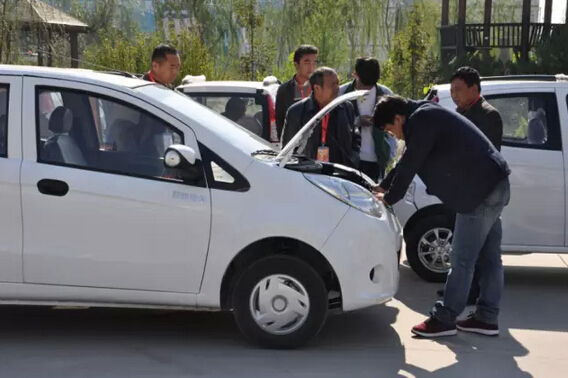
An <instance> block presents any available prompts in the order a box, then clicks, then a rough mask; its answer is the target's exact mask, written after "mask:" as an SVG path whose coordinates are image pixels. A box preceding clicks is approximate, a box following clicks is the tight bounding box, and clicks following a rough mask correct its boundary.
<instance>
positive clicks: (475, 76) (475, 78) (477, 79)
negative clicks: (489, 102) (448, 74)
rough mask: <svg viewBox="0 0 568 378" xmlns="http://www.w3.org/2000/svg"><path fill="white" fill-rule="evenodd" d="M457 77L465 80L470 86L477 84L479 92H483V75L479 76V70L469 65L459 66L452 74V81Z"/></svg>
mask: <svg viewBox="0 0 568 378" xmlns="http://www.w3.org/2000/svg"><path fill="white" fill-rule="evenodd" d="M455 79H460V80H463V81H464V82H465V83H466V84H467V86H468V87H470V88H471V87H472V86H473V85H474V84H475V85H477V89H478V90H479V92H481V76H479V72H477V70H476V69H475V68H472V67H467V66H466V67H461V68H458V69H457V71H456V72H454V74H453V75H452V79H451V80H450V83H451V82H452V81H454V80H455Z"/></svg>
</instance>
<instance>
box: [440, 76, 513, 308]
mask: <svg viewBox="0 0 568 378" xmlns="http://www.w3.org/2000/svg"><path fill="white" fill-rule="evenodd" d="M450 82H451V87H450V93H451V95H452V100H453V101H454V103H455V104H456V106H457V109H456V110H457V112H458V113H460V114H461V115H463V116H464V117H465V118H467V119H468V120H470V121H471V122H472V123H473V124H474V125H475V126H477V128H478V129H479V130H480V131H481V132H482V133H483V134H484V135H485V136H486V137H487V139H489V141H490V142H491V143H492V144H493V146H495V148H496V149H497V151H501V141H502V139H503V120H502V119H501V115H500V114H499V112H498V111H497V109H495V108H494V107H493V106H491V105H490V104H489V103H488V102H487V101H486V100H485V99H484V98H483V96H481V77H480V75H479V72H477V71H476V70H475V69H473V68H471V67H462V68H459V69H458V70H457V71H456V72H455V73H454V75H453V76H452V79H451V81H450ZM479 291H480V288H479V268H478V266H477V265H476V268H475V271H474V275H473V281H472V283H471V289H470V291H469V297H468V300H467V305H468V307H470V306H471V307H473V306H475V304H476V302H477V298H478V297H479ZM438 295H439V296H440V297H443V296H444V290H438ZM467 312H473V309H470V310H469V311H467Z"/></svg>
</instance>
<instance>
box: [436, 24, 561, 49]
mask: <svg viewBox="0 0 568 378" xmlns="http://www.w3.org/2000/svg"><path fill="white" fill-rule="evenodd" d="M564 26H565V25H564V24H551V25H549V27H550V29H549V30H548V31H546V24H544V23H531V24H530V25H529V47H533V46H535V45H536V44H538V43H539V42H540V41H542V39H543V38H546V37H547V36H550V35H552V33H554V32H555V31H556V30H559V28H560V27H564ZM484 28H485V26H484V25H483V24H467V25H466V26H465V48H466V49H467V50H471V49H483V48H486V47H490V48H519V47H521V44H522V38H521V35H522V24H521V23H514V24H491V25H490V26H489V43H488V45H487V46H486V44H485V43H484V33H483V30H484ZM440 37H441V44H442V48H446V49H447V48H456V47H457V45H458V25H448V26H443V27H441V28H440Z"/></svg>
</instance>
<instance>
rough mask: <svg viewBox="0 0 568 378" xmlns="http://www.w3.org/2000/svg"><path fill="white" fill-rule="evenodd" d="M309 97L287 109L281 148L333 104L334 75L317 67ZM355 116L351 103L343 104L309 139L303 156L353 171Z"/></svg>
mask: <svg viewBox="0 0 568 378" xmlns="http://www.w3.org/2000/svg"><path fill="white" fill-rule="evenodd" d="M310 85H311V90H312V91H311V95H310V96H309V97H307V98H305V99H303V100H302V101H300V102H297V103H295V104H294V105H292V106H291V107H290V109H289V110H288V112H287V114H286V120H285V123H284V129H283V131H282V145H286V143H288V142H289V141H290V140H291V139H292V138H293V137H294V135H296V133H298V131H300V129H301V128H302V127H303V126H304V125H305V124H306V123H307V122H308V121H309V120H310V119H311V118H313V117H314V116H315V115H316V114H317V113H318V111H320V110H321V109H322V108H323V107H325V106H326V105H327V104H329V103H330V102H331V101H333V100H334V99H335V98H336V97H337V94H338V92H339V79H338V77H337V73H336V72H335V71H334V70H333V69H331V68H328V67H321V68H318V69H317V70H316V71H315V72H314V73H313V74H312V75H311V76H310ZM354 123H355V113H354V109H353V105H352V104H351V102H346V103H343V104H341V105H339V106H338V107H336V108H335V109H333V110H332V111H331V112H329V113H328V114H327V115H326V116H325V117H324V118H323V119H322V121H321V127H316V128H315V129H314V131H313V133H312V134H311V136H310V137H309V139H308V141H307V144H306V148H305V150H304V151H303V153H304V154H305V155H306V156H307V157H309V158H311V159H317V160H319V161H322V162H331V163H337V164H342V165H346V166H349V167H353V168H357V162H356V161H354V159H355V160H356V158H357V155H358V152H359V151H358V148H357V147H356V146H354V140H357V139H358V138H357V136H356V135H354V134H355V133H358V130H357V129H356V128H355V126H354Z"/></svg>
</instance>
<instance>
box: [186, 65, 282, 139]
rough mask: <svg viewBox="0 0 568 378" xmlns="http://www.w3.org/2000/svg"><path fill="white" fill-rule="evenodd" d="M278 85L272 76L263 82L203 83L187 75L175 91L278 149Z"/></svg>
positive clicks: (204, 81)
mask: <svg viewBox="0 0 568 378" xmlns="http://www.w3.org/2000/svg"><path fill="white" fill-rule="evenodd" d="M279 86H280V82H279V81H278V79H277V78H276V77H274V76H268V77H266V78H265V79H264V80H263V81H206V78H205V77H204V76H197V77H194V76H187V77H186V78H184V80H183V82H182V85H180V86H178V87H177V88H176V90H178V91H180V92H181V93H184V94H186V95H188V96H190V97H191V98H192V99H194V100H195V101H197V102H199V103H200V104H202V105H205V106H207V107H208V108H210V109H212V110H214V111H216V112H217V113H219V114H222V115H223V116H225V117H227V118H229V119H230V120H232V121H233V122H235V123H236V124H238V125H239V126H242V127H244V128H245V129H247V130H249V131H250V132H252V133H254V134H256V135H258V136H260V137H262V138H263V139H264V140H266V141H268V142H270V143H272V144H273V145H274V146H275V147H278V146H279V139H278V132H277V129H276V111H275V104H276V92H277V91H278V87H279Z"/></svg>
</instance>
